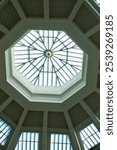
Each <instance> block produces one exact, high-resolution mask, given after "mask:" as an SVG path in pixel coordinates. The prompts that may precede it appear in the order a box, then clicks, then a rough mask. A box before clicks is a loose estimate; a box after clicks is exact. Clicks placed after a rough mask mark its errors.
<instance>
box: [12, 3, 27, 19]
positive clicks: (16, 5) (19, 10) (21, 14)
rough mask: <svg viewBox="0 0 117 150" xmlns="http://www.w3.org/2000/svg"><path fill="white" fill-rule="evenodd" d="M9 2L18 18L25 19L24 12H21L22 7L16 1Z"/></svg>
mask: <svg viewBox="0 0 117 150" xmlns="http://www.w3.org/2000/svg"><path fill="white" fill-rule="evenodd" d="M11 2H12V4H13V5H14V7H15V9H16V11H17V13H18V14H19V16H20V18H21V19H25V18H26V16H25V14H24V11H23V9H22V7H21V6H20V4H19V2H18V0H11Z"/></svg>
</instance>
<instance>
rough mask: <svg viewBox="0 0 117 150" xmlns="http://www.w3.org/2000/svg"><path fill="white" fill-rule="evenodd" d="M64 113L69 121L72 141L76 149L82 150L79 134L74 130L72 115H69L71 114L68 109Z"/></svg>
mask: <svg viewBox="0 0 117 150" xmlns="http://www.w3.org/2000/svg"><path fill="white" fill-rule="evenodd" d="M64 115H65V118H66V122H67V124H68V127H69V131H70V135H71V138H72V142H73V145H74V150H81V148H80V144H79V141H78V139H77V135H76V133H75V130H74V127H73V124H72V121H71V119H70V116H69V114H68V111H65V112H64Z"/></svg>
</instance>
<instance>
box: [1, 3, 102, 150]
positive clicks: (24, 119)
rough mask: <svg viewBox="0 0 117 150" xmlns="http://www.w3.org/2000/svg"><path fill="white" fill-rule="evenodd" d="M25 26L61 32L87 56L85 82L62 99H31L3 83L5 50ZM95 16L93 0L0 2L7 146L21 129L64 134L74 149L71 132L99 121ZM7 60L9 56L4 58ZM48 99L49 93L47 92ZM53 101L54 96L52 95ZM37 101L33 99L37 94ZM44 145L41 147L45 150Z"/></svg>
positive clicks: (10, 146)
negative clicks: (43, 100)
mask: <svg viewBox="0 0 117 150" xmlns="http://www.w3.org/2000/svg"><path fill="white" fill-rule="evenodd" d="M29 29H38V30H39V29H43V30H44V29H45V30H63V31H66V32H67V33H68V34H69V36H70V37H72V39H73V40H74V41H75V42H76V43H78V45H79V46H80V47H81V48H82V49H83V51H84V52H85V53H86V54H87V55H88V65H87V75H86V85H85V86H84V87H83V88H82V89H80V90H79V91H77V92H74V91H73V90H72V88H71V89H70V90H71V93H73V94H71V96H69V97H68V98H67V99H66V100H65V101H64V102H62V103H59V104H58V103H47V102H30V101H29V100H28V99H27V98H26V97H25V96H24V95H22V94H21V92H20V90H17V89H16V88H15V87H14V86H12V85H11V84H10V83H9V82H8V77H7V74H6V72H7V69H9V70H10V69H11V68H8V67H7V66H6V57H5V53H6V51H8V50H9V48H10V47H11V46H12V45H13V44H14V43H15V42H16V41H17V40H18V39H19V38H21V37H22V35H23V34H24V33H26V31H28V30H29ZM99 61H100V15H99V6H98V5H97V4H96V3H95V2H94V1H93V0H92V1H91V0H2V1H1V2H0V117H1V118H3V119H4V120H5V121H6V122H8V123H9V124H10V125H11V126H12V128H13V133H12V135H11V136H12V138H11V139H9V142H8V143H7V145H6V147H7V148H8V150H11V149H14V148H15V145H16V142H17V139H18V137H19V133H20V131H21V130H25V129H26V130H39V131H40V132H42V143H43V144H42V145H44V143H45V142H46V141H45V140H44V138H46V137H47V132H66V131H67V132H69V133H70V135H71V139H72V141H73V145H75V146H74V149H75V150H78V149H80V148H79V145H78V143H77V139H76V136H75V134H74V131H75V132H79V131H80V130H81V129H82V128H84V127H85V126H86V125H88V124H89V123H91V122H93V123H94V124H95V126H96V127H97V128H98V129H99V126H100V121H99V114H100V66H99ZM7 62H8V60H7ZM48 97H49V95H48ZM54 98H55V99H56V96H55V97H54ZM37 99H38V97H37ZM46 148H47V147H46V146H44V148H43V149H45V150H46Z"/></svg>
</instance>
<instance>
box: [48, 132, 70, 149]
mask: <svg viewBox="0 0 117 150" xmlns="http://www.w3.org/2000/svg"><path fill="white" fill-rule="evenodd" d="M50 142H51V143H50V150H73V148H72V144H71V141H70V138H69V135H67V134H51V141H50ZM70 148H71V149H70Z"/></svg>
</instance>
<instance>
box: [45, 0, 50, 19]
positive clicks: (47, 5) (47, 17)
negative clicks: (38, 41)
mask: <svg viewBox="0 0 117 150" xmlns="http://www.w3.org/2000/svg"><path fill="white" fill-rule="evenodd" d="M44 19H49V0H44Z"/></svg>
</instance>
